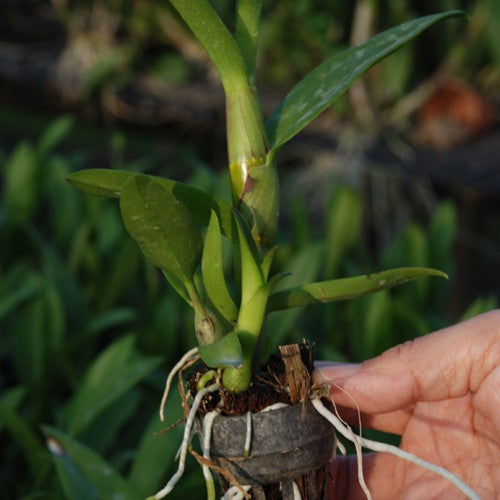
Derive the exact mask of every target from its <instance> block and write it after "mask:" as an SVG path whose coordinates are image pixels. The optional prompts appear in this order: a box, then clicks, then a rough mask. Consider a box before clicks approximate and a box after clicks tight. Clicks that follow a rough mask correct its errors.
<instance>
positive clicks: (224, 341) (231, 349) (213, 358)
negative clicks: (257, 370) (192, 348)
mask: <svg viewBox="0 0 500 500" xmlns="http://www.w3.org/2000/svg"><path fill="white" fill-rule="evenodd" d="M198 354H199V355H200V356H201V359H202V361H203V362H204V363H205V364H206V365H207V366H209V367H210V368H220V367H226V366H234V367H236V368H238V367H239V366H241V365H242V364H243V353H242V350H241V344H240V340H239V338H238V332H237V331H232V332H230V333H228V334H227V335H225V336H224V337H222V338H221V339H220V340H217V341H216V342H213V343H212V344H204V345H200V346H198Z"/></svg>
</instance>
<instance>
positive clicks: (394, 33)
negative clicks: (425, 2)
mask: <svg viewBox="0 0 500 500" xmlns="http://www.w3.org/2000/svg"><path fill="white" fill-rule="evenodd" d="M463 15H464V12H462V11H459V10H453V11H449V12H444V13H441V14H435V15H432V16H426V17H421V18H419V19H415V20H412V21H408V22H406V23H403V24H401V25H399V26H396V27H394V28H391V29H389V30H387V31H384V32H383V33H380V34H378V35H376V36H374V37H373V38H370V39H369V40H367V41H366V42H364V43H362V44H360V45H358V46H356V47H352V48H350V49H348V50H345V51H342V52H340V53H337V54H335V55H334V56H332V57H330V58H329V59H327V60H326V61H324V62H323V63H321V64H320V65H319V66H318V67H316V68H315V69H313V70H312V71H311V72H310V73H309V74H308V75H306V76H305V77H304V79H303V80H301V81H300V82H299V83H298V84H297V85H296V86H295V87H294V88H293V89H292V90H291V92H290V93H289V94H288V95H287V96H286V97H285V99H284V100H283V101H282V103H281V104H280V105H279V106H278V108H277V109H276V110H275V111H274V113H273V114H272V115H271V117H270V118H269V120H268V121H267V123H266V130H267V133H268V138H269V148H270V150H273V149H278V148H279V147H280V146H282V145H283V144H285V143H286V142H287V141H289V140H290V139H291V138H292V137H293V136H294V135H296V134H297V133H299V132H300V131H301V130H302V129H303V128H304V127H305V126H306V125H308V124H309V123H310V122H311V121H312V120H314V118H316V117H317V116H318V115H319V114H320V113H321V112H322V111H324V110H325V109H326V108H327V107H328V106H330V104H332V102H333V101H334V100H335V99H336V98H337V97H339V96H340V95H341V94H342V93H343V92H345V91H346V90H347V89H348V88H349V86H350V85H351V83H352V82H353V81H354V80H355V79H356V78H358V77H359V76H360V75H362V74H363V73H364V72H365V71H367V70H368V69H369V68H371V67H372V66H373V65H374V64H376V63H377V62H378V61H380V60H381V59H383V58H384V57H386V56H388V55H389V54H390V53H391V52H394V51H395V50H397V49H398V48H399V47H401V46H403V45H405V44H406V43H408V42H409V41H410V40H412V39H413V38H415V37H416V36H417V35H418V34H420V33H421V32H422V31H424V30H425V29H427V28H429V27H430V26H432V25H433V24H435V23H437V22H438V21H441V20H443V19H447V18H450V17H456V16H463Z"/></svg>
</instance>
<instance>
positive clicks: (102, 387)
mask: <svg viewBox="0 0 500 500" xmlns="http://www.w3.org/2000/svg"><path fill="white" fill-rule="evenodd" d="M133 342H134V339H133V338H132V337H131V336H128V337H124V338H122V339H120V340H118V341H116V342H115V343H114V344H112V345H111V346H110V347H108V349H106V351H104V353H102V354H101V355H100V356H99V357H98V358H97V360H96V361H95V362H94V363H93V365H92V366H91V368H90V369H89V371H88V373H87V375H86V377H85V379H84V381H83V383H82V385H81V387H80V388H79V390H78V392H77V393H76V395H75V396H74V397H73V399H72V401H71V402H70V403H69V405H68V406H67V408H66V422H67V426H68V431H69V432H70V434H73V435H75V434H78V433H81V432H82V431H84V430H85V429H87V428H88V426H89V425H90V424H91V423H92V422H93V421H94V420H95V418H96V417H97V416H98V415H99V414H100V413H101V412H102V411H103V410H104V409H105V408H107V407H109V405H111V404H112V403H113V402H115V401H116V400H117V399H118V398H120V396H122V395H123V394H125V393H126V392H127V391H129V390H130V389H131V388H132V387H134V386H135V385H136V384H137V383H138V382H139V381H140V380H142V379H143V378H145V377H146V376H147V375H149V374H150V373H151V372H152V371H153V370H154V369H155V368H156V367H157V366H158V365H159V364H160V359H159V358H142V357H138V356H137V355H136V354H134V351H133Z"/></svg>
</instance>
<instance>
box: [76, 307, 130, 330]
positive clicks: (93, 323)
mask: <svg viewBox="0 0 500 500" xmlns="http://www.w3.org/2000/svg"><path fill="white" fill-rule="evenodd" d="M136 318H137V312H136V311H134V310H133V309H131V308H128V307H120V308H116V309H110V310H108V311H105V312H103V313H101V314H99V315H96V316H95V317H94V318H92V319H91V320H90V321H89V322H88V325H87V328H86V333H88V334H89V335H98V334H100V333H102V332H104V331H105V330H108V329H110V328H116V327H119V326H123V325H126V324H128V323H130V322H132V321H134V320H135V319H136Z"/></svg>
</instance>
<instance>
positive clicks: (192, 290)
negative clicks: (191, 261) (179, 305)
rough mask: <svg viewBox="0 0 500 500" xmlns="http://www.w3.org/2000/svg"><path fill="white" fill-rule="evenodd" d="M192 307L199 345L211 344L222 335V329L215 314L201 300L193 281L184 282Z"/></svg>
mask: <svg viewBox="0 0 500 500" xmlns="http://www.w3.org/2000/svg"><path fill="white" fill-rule="evenodd" d="M185 286H186V290H187V292H188V294H189V298H190V299H191V302H192V305H193V309H194V328H195V333H196V338H197V340H198V343H199V344H200V345H205V344H211V343H213V342H216V341H217V340H219V339H221V338H222V337H223V336H224V331H223V328H222V326H221V325H220V322H219V320H218V318H217V316H215V314H214V313H213V312H212V311H211V310H210V309H209V307H208V306H206V305H205V304H204V303H203V301H202V300H201V297H200V295H199V294H198V290H196V287H195V286H194V283H192V282H189V283H185Z"/></svg>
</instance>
